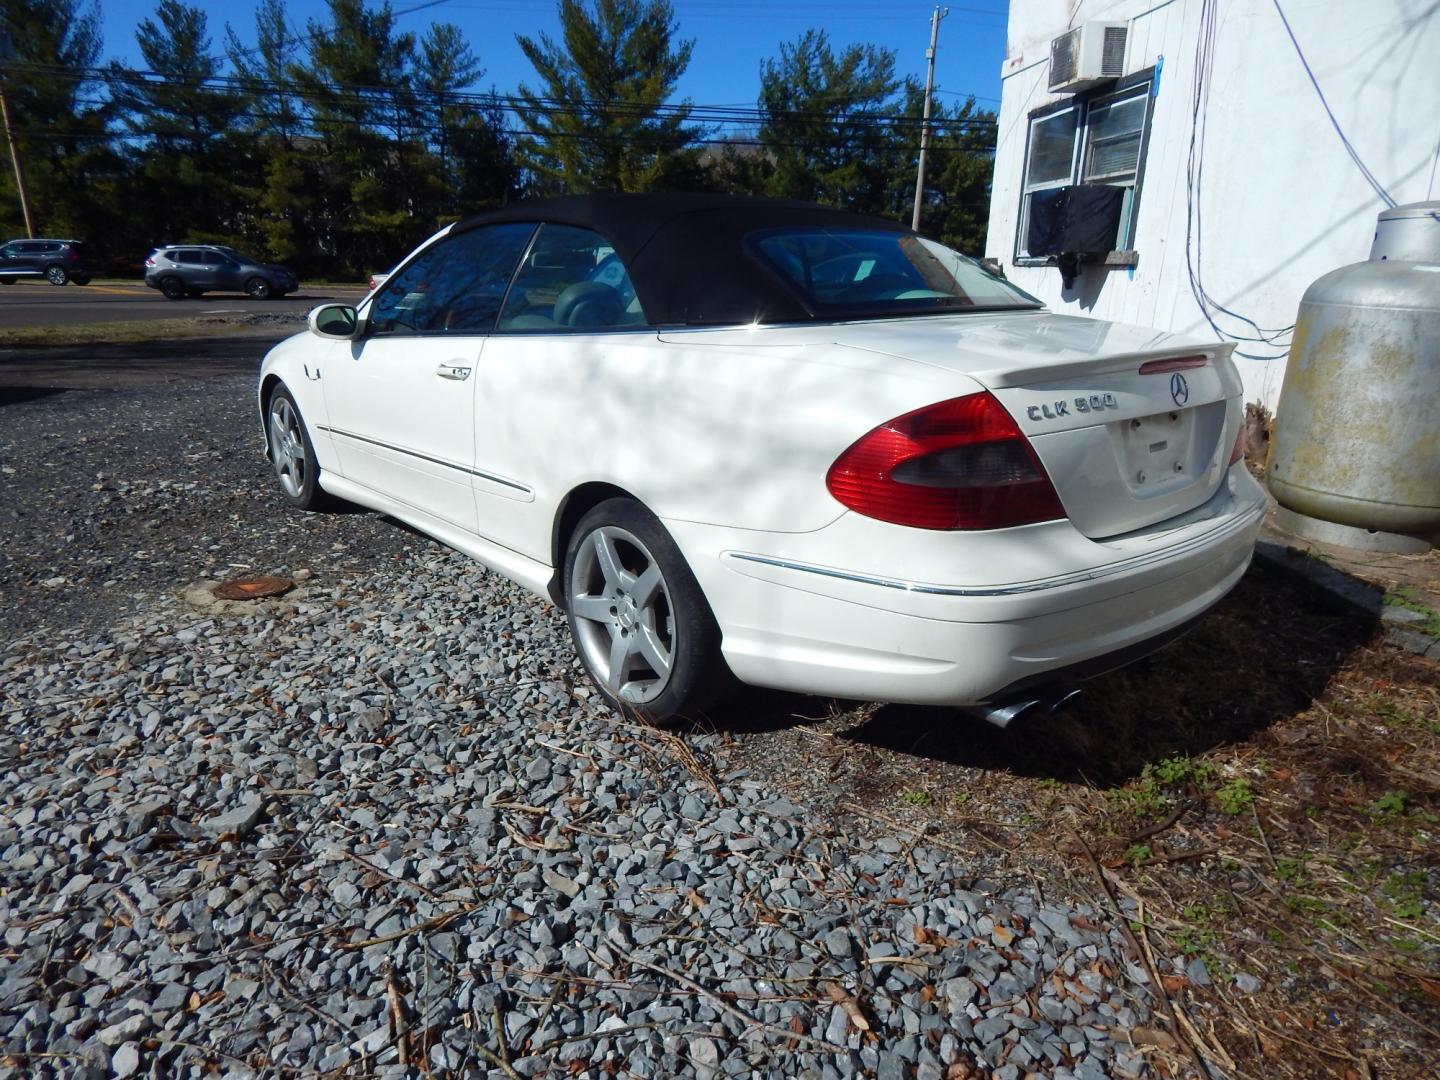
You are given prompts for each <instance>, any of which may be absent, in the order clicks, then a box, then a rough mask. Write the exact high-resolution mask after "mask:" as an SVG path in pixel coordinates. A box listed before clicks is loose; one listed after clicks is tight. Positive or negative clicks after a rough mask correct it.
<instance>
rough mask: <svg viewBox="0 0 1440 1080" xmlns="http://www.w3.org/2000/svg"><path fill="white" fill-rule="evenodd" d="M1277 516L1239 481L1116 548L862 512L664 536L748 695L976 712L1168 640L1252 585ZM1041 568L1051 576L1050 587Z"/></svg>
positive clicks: (1072, 534) (1253, 488) (1115, 543)
mask: <svg viewBox="0 0 1440 1080" xmlns="http://www.w3.org/2000/svg"><path fill="white" fill-rule="evenodd" d="M1264 508H1265V503H1264V496H1263V494H1262V493H1261V491H1260V489H1259V487H1258V485H1256V484H1255V482H1254V481H1253V480H1252V479H1251V478H1250V477H1249V475H1248V474H1247V473H1246V472H1245V470H1244V468H1243V467H1239V468H1236V469H1232V470H1231V471H1230V474H1229V475H1228V476H1227V478H1226V482H1225V483H1224V484H1223V485H1222V487H1221V489H1220V491H1219V493H1217V495H1216V496H1215V497H1214V498H1212V499H1211V500H1210V502H1208V503H1207V504H1206V505H1205V506H1203V507H1200V508H1198V509H1197V510H1196V511H1192V512H1191V513H1190V514H1187V515H1184V516H1182V517H1181V518H1179V519H1176V520H1175V521H1173V522H1167V523H1165V524H1164V525H1162V526H1157V527H1155V528H1152V529H1149V530H1142V531H1140V532H1138V533H1136V534H1132V535H1130V536H1126V537H1120V538H1115V539H1112V540H1109V541H1105V542H1095V541H1091V540H1088V539H1086V538H1085V537H1083V536H1081V535H1080V534H1079V533H1078V532H1077V531H1076V530H1075V529H1074V528H1073V527H1071V526H1070V525H1069V523H1068V522H1050V523H1046V524H1045V525H1043V526H1029V527H1026V528H1024V529H1014V530H1004V531H1002V532H995V533H989V534H979V533H976V534H963V533H928V532H924V531H922V530H912V529H900V528H897V527H895V526H886V525H882V524H881V523H878V522H873V521H869V520H868V519H864V518H860V517H858V516H857V515H851V514H847V515H845V516H843V517H841V518H840V519H839V520H837V521H836V522H835V523H833V524H832V525H830V526H827V527H826V528H824V529H821V530H818V531H816V532H814V533H808V534H801V535H798V536H797V535H793V534H792V535H786V536H781V535H780V534H756V533H743V534H741V533H736V532H735V531H733V530H725V529H720V528H717V527H714V526H706V525H695V524H693V523H686V522H675V521H667V522H666V525H667V527H668V528H670V530H671V532H672V535H674V536H675V538H676V541H677V543H678V544H679V545H680V547H681V549H682V551H684V552H685V555H686V558H687V560H688V561H689V563H690V566H691V567H692V568H693V569H694V570H695V573H696V577H697V578H698V579H699V581H700V584H701V587H702V588H703V589H704V590H705V593H706V596H707V597H708V598H709V600H710V603H711V607H712V608H713V609H714V611H715V615H716V619H717V620H718V622H719V623H720V627H721V630H722V633H723V635H724V643H723V651H724V654H725V658H726V660H727V662H728V663H729V664H730V667H731V669H732V670H733V671H734V673H735V675H736V676H737V677H738V678H740V679H741V680H742V681H744V682H747V683H752V684H755V685H760V686H770V687H776V688H779V689H785V690H793V691H798V692H803V693H817V694H825V695H834V696H839V697H853V698H862V699H868V700H881V701H899V702H913V703H917V704H934V705H972V704H980V703H984V702H988V701H991V700H994V699H997V698H999V697H1002V696H1005V695H1008V694H1010V693H1013V692H1016V691H1017V690H1018V689H1022V688H1025V687H1028V686H1033V685H1037V684H1041V683H1044V682H1047V681H1053V680H1059V679H1062V678H1070V677H1077V676H1078V675H1080V674H1082V673H1088V674H1098V673H1100V672H1101V671H1104V670H1109V669H1111V668H1113V667H1116V666H1119V665H1120V664H1122V663H1125V662H1128V661H1129V660H1131V659H1134V658H1136V657H1137V656H1139V655H1143V654H1144V653H1145V652H1148V651H1151V649H1153V648H1158V647H1159V646H1160V645H1162V644H1164V642H1165V640H1168V638H1169V637H1170V636H1172V634H1173V632H1174V631H1176V630H1177V628H1182V627H1184V626H1185V625H1186V624H1188V623H1190V622H1192V621H1193V620H1195V619H1196V618H1198V617H1199V616H1200V615H1201V614H1203V613H1204V612H1205V611H1206V610H1207V609H1208V608H1210V607H1211V606H1212V605H1213V604H1215V603H1216V602H1217V601H1219V600H1220V598H1221V597H1223V596H1224V595H1225V593H1226V592H1228V591H1229V590H1230V589H1231V588H1232V587H1233V586H1234V585H1235V583H1236V582H1237V581H1238V580H1239V579H1240V577H1241V575H1242V574H1244V572H1245V569H1246V567H1247V566H1248V565H1249V563H1250V556H1251V553H1252V551H1253V548H1254V543H1255V538H1256V535H1257V534H1258V532H1259V529H1260V523H1261V520H1262V518H1263V515H1264ZM767 540H768V541H769V542H768V543H767ZM767 548H768V550H767ZM807 556H808V557H807ZM847 564H848V566H856V567H859V568H858V569H853V570H852V569H848V568H847ZM1042 564H1043V565H1048V566H1049V567H1050V568H1051V570H1052V572H1051V573H1049V574H1034V573H1033V572H1032V571H1033V570H1034V569H1035V568H1036V567H1037V566H1038V565H1042ZM879 567H893V568H895V569H897V570H900V571H903V574H890V573H885V572H883V570H879V569H877V568H879Z"/></svg>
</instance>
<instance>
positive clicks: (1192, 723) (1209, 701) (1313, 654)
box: [712, 563, 1376, 784]
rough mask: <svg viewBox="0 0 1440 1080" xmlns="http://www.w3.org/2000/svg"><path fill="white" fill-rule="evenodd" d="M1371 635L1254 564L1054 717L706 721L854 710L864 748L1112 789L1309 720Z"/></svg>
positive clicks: (780, 707) (762, 710) (784, 700)
mask: <svg viewBox="0 0 1440 1080" xmlns="http://www.w3.org/2000/svg"><path fill="white" fill-rule="evenodd" d="M1375 632H1376V624H1375V623H1374V621H1372V620H1369V619H1366V618H1365V617H1363V616H1361V615H1359V614H1358V613H1357V612H1356V611H1355V610H1354V609H1352V608H1350V607H1348V606H1344V605H1340V604H1339V603H1338V602H1336V601H1333V600H1331V599H1330V598H1329V596H1328V595H1327V594H1324V593H1321V592H1319V591H1318V590H1316V589H1314V588H1313V587H1309V588H1307V587H1304V586H1302V585H1299V584H1297V583H1296V582H1294V581H1293V580H1292V579H1291V578H1289V577H1288V575H1285V574H1283V573H1282V572H1280V571H1278V570H1275V569H1273V568H1271V567H1269V566H1267V565H1265V564H1260V563H1257V564H1255V565H1254V566H1253V567H1252V568H1251V570H1250V571H1249V573H1248V574H1247V575H1246V576H1245V578H1244V579H1243V580H1242V581H1241V583H1240V585H1239V586H1238V587H1237V588H1236V589H1235V591H1234V592H1233V593H1231V594H1230V596H1228V597H1227V598H1226V599H1225V600H1224V601H1222V602H1221V603H1220V604H1219V605H1218V606H1217V607H1216V608H1215V609H1214V611H1212V612H1211V614H1210V616H1209V617H1208V618H1207V619H1205V620H1204V621H1203V622H1201V623H1200V625H1199V626H1198V627H1197V628H1196V629H1195V630H1194V631H1193V632H1191V633H1190V634H1189V635H1188V636H1187V637H1185V638H1182V639H1181V640H1179V641H1177V642H1175V643H1174V644H1172V645H1170V646H1168V647H1166V648H1164V649H1162V650H1161V651H1160V652H1158V653H1155V654H1154V655H1153V656H1150V657H1147V658H1146V659H1144V660H1141V661H1139V662H1137V663H1135V664H1133V665H1131V666H1130V667H1128V668H1125V669H1123V670H1121V671H1117V672H1112V673H1111V674H1109V675H1103V676H1101V677H1099V678H1096V679H1092V680H1090V681H1089V682H1086V683H1084V684H1082V685H1083V688H1084V691H1085V693H1084V695H1083V696H1082V697H1080V698H1079V699H1077V701H1076V702H1075V703H1073V704H1072V705H1071V706H1069V707H1068V708H1066V709H1065V710H1063V711H1062V712H1061V713H1057V714H1055V715H1050V716H1044V717H1041V718H1035V719H1028V718H1022V719H1020V720H1018V721H1016V722H1015V723H1013V724H1011V725H1010V727H1008V728H1006V729H1003V730H1002V729H1000V728H997V727H994V726H992V725H990V724H988V723H986V722H985V721H983V720H978V719H975V718H972V717H970V716H968V715H965V714H963V713H960V712H958V711H956V710H953V709H942V708H930V707H921V706H911V705H883V706H878V707H872V706H858V707H857V706H855V705H854V704H853V703H847V702H836V701H827V700H824V699H819V698H802V697H798V696H793V695H786V694H778V693H769V692H763V693H762V692H753V693H752V692H747V693H745V694H744V695H742V697H740V698H738V699H736V701H734V702H733V703H732V704H731V705H730V706H728V707H727V708H725V709H723V710H717V713H716V715H714V716H713V717H712V722H713V723H714V724H715V726H717V727H719V728H720V729H721V730H727V731H732V732H735V733H737V734H739V733H741V732H762V731H773V730H777V729H782V728H788V727H792V726H795V725H798V724H807V723H814V722H816V721H820V720H830V719H833V718H835V717H836V716H837V714H844V713H846V712H847V711H849V710H852V709H853V710H854V717H855V720H856V723H855V724H854V725H853V726H850V727H848V728H845V729H844V730H843V731H834V734H835V737H836V738H837V739H839V740H843V741H845V742H848V743H850V744H852V745H855V746H856V747H865V746H869V747H875V748H879V749H885V750H889V751H892V752H895V753H899V754H906V755H911V756H915V757H919V758H924V759H927V760H929V761H933V762H937V763H946V764H951V765H961V766H967V767H971V768H976V769H987V770H994V769H999V770H1005V771H1008V772H1011V773H1014V774H1016V775H1020V776H1031V777H1048V778H1053V779H1056V780H1066V781H1084V782H1089V783H1099V782H1103V783H1106V784H1116V783H1123V782H1124V781H1125V780H1128V779H1130V778H1132V777H1135V776H1138V775H1139V774H1140V772H1141V771H1142V770H1143V769H1144V767H1145V765H1146V764H1148V763H1151V762H1154V761H1157V760H1159V759H1161V758H1165V757H1174V756H1179V755H1191V756H1194V755H1198V754H1202V753H1204V752H1205V751H1206V750H1209V749H1211V748H1212V747H1215V746H1218V745H1221V744H1224V743H1230V742H1237V741H1243V740H1246V739H1248V738H1250V737H1251V736H1252V735H1254V734H1255V733H1256V732H1259V731H1261V730H1263V729H1265V728H1267V727H1269V726H1270V725H1271V724H1273V723H1275V722H1277V721H1279V720H1281V719H1283V718H1285V717H1288V716H1290V715H1292V714H1294V713H1296V712H1299V711H1302V710H1304V709H1305V708H1307V707H1308V706H1309V705H1310V704H1311V702H1313V701H1314V700H1315V699H1316V698H1317V697H1319V696H1320V695H1321V694H1322V693H1323V692H1324V690H1325V687H1326V685H1327V683H1328V682H1329V680H1330V678H1331V676H1332V675H1333V674H1334V673H1335V672H1336V671H1337V670H1338V669H1339V668H1340V666H1341V665H1342V664H1343V663H1344V662H1345V659H1346V657H1347V656H1349V655H1350V654H1351V653H1352V652H1354V651H1355V650H1357V649H1359V648H1362V647H1364V646H1365V645H1367V644H1368V643H1369V642H1370V641H1371V640H1372V639H1373V638H1374V636H1375ZM842 718H843V716H842ZM832 730H833V728H832Z"/></svg>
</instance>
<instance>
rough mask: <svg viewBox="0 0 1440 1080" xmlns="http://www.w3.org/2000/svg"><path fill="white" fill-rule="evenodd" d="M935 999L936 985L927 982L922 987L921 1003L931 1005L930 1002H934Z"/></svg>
mask: <svg viewBox="0 0 1440 1080" xmlns="http://www.w3.org/2000/svg"><path fill="white" fill-rule="evenodd" d="M934 1000H935V987H933V986H931V985H930V984H929V983H926V984H925V985H924V986H922V987H921V988H920V1004H921V1005H929V1004H930V1002H932V1001H934Z"/></svg>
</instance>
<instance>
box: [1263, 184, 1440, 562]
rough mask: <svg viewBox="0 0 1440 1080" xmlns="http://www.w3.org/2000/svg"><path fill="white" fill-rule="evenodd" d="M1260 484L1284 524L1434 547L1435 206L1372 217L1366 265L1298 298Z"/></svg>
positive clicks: (1437, 470)
mask: <svg viewBox="0 0 1440 1080" xmlns="http://www.w3.org/2000/svg"><path fill="white" fill-rule="evenodd" d="M1268 481H1269V485H1270V490H1271V492H1272V493H1273V494H1274V495H1275V499H1276V501H1278V502H1279V503H1280V505H1281V506H1282V507H1285V508H1287V509H1289V510H1291V511H1294V512H1295V513H1296V514H1301V515H1306V516H1308V517H1311V518H1319V519H1321V520H1322V521H1327V522H1334V523H1336V524H1339V525H1342V526H1349V527H1351V528H1353V529H1362V530H1369V531H1370V532H1372V533H1399V534H1407V535H1408V536H1411V537H1414V536H1420V537H1425V538H1427V539H1428V540H1429V541H1430V542H1431V543H1434V542H1436V539H1437V538H1440V202H1423V203H1411V204H1409V205H1407V206H1397V207H1395V208H1393V209H1390V210H1386V211H1384V212H1383V213H1381V215H1380V217H1379V219H1378V221H1377V223H1376V229H1375V240H1374V243H1373V244H1372V246H1371V249H1370V258H1369V260H1368V261H1366V262H1361V263H1355V264H1354V265H1352V266H1345V267H1341V268H1340V269H1339V270H1335V271H1332V272H1331V273H1329V274H1326V275H1325V276H1324V277H1322V278H1320V279H1319V280H1318V281H1316V282H1315V283H1314V284H1313V285H1311V286H1310V288H1309V289H1307V290H1306V291H1305V296H1304V298H1303V299H1302V300H1301V301H1300V313H1299V315H1298V316H1297V317H1296V319H1295V334H1294V338H1293V341H1292V344H1291V346H1290V357H1289V360H1288V363H1287V365H1286V368H1285V383H1284V386H1283V388H1282V389H1281V392H1280V404H1279V408H1278V411H1277V415H1276V421H1275V438H1274V440H1273V441H1272V443H1271V446H1270V460H1269V468H1268ZM1396 539H1397V540H1399V539H1401V537H1396Z"/></svg>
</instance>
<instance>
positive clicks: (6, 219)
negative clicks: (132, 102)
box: [0, 0, 122, 239]
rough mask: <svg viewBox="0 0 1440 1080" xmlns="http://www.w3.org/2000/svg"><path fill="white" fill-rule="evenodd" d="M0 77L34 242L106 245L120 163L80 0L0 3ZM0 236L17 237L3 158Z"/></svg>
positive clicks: (95, 25)
mask: <svg viewBox="0 0 1440 1080" xmlns="http://www.w3.org/2000/svg"><path fill="white" fill-rule="evenodd" d="M0 36H3V41H0V77H3V78H4V80H5V93H6V99H7V104H8V106H9V110H10V121H11V125H12V130H13V132H14V135H15V142H16V144H17V150H18V152H19V154H20V159H21V161H22V162H23V164H24V168H25V171H26V180H27V184H26V187H27V189H28V192H29V197H30V207H31V218H32V220H33V222H34V225H35V228H36V230H37V231H38V233H39V234H40V235H44V236H66V237H74V238H77V239H90V238H92V237H93V238H106V237H108V235H109V232H110V230H109V226H110V225H111V224H112V223H113V222H114V219H115V214H114V212H113V210H112V207H113V206H114V200H113V189H114V185H115V182H116V180H117V178H118V177H119V175H120V172H121V168H122V166H121V162H120V160H119V158H118V157H117V155H116V154H115V153H114V151H113V149H112V148H111V145H110V132H109V130H108V129H109V123H110V120H111V118H112V116H113V114H114V109H113V107H112V106H111V105H110V104H109V103H108V102H106V101H104V100H103V99H102V95H101V94H100V93H99V92H98V91H99V86H100V84H99V81H98V80H97V78H96V75H95V65H96V64H97V63H99V60H100V49H101V40H102V36H101V29H100V9H99V5H98V4H97V3H95V2H93V0H92V2H90V3H86V4H82V2H81V0H0ZM0 229H3V231H4V234H5V236H6V237H9V236H17V235H23V234H24V226H23V219H22V215H21V213H20V198H19V193H18V191H17V190H16V187H15V178H14V170H13V169H12V168H11V163H10V161H9V159H8V156H7V158H6V160H5V161H4V166H3V169H0Z"/></svg>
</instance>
